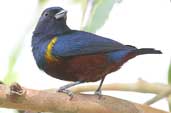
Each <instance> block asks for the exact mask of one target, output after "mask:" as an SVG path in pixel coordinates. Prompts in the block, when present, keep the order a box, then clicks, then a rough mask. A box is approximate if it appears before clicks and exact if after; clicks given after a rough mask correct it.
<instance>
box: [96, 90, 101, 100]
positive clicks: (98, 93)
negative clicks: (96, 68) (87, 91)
mask: <svg viewBox="0 0 171 113" xmlns="http://www.w3.org/2000/svg"><path fill="white" fill-rule="evenodd" d="M95 95H97V96H98V98H99V99H100V98H101V96H102V91H101V90H97V91H95Z"/></svg>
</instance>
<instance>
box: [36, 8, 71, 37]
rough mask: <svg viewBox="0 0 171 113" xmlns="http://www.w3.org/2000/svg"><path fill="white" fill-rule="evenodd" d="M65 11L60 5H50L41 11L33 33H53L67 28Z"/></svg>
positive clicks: (58, 32) (62, 31)
mask: <svg viewBox="0 0 171 113" xmlns="http://www.w3.org/2000/svg"><path fill="white" fill-rule="evenodd" d="M66 18H67V11H66V10H64V9H63V8H61V7H50V8H47V9H45V10H44V11H43V13H42V14H41V16H40V18H39V22H38V24H37V26H36V28H35V31H34V33H40V34H46V35H53V34H57V35H58V34H62V33H64V32H65V31H67V30H69V28H68V26H67V25H66Z"/></svg>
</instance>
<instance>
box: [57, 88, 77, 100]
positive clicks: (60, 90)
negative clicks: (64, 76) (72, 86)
mask: <svg viewBox="0 0 171 113" xmlns="http://www.w3.org/2000/svg"><path fill="white" fill-rule="evenodd" d="M58 92H61V93H65V94H67V95H68V96H70V100H71V99H72V98H73V97H74V94H73V92H72V91H70V90H67V89H63V88H59V90H58Z"/></svg>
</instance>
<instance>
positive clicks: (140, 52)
mask: <svg viewBox="0 0 171 113" xmlns="http://www.w3.org/2000/svg"><path fill="white" fill-rule="evenodd" d="M133 53H135V54H136V55H143V54H162V52H161V51H160V50H155V49H153V48H141V49H136V50H134V51H133Z"/></svg>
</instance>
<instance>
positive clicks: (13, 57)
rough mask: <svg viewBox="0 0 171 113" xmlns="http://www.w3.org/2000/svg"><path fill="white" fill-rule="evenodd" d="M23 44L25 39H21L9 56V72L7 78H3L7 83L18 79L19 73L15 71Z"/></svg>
mask: <svg viewBox="0 0 171 113" xmlns="http://www.w3.org/2000/svg"><path fill="white" fill-rule="evenodd" d="M22 44H23V40H21V41H19V43H18V44H17V46H16V47H15V48H14V50H13V51H12V53H11V55H10V57H9V63H8V71H7V74H6V75H5V78H4V80H3V82H4V83H5V84H11V83H13V82H16V81H17V73H16V72H14V67H15V65H16V62H17V59H18V57H19V54H20V53H21V50H22Z"/></svg>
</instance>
